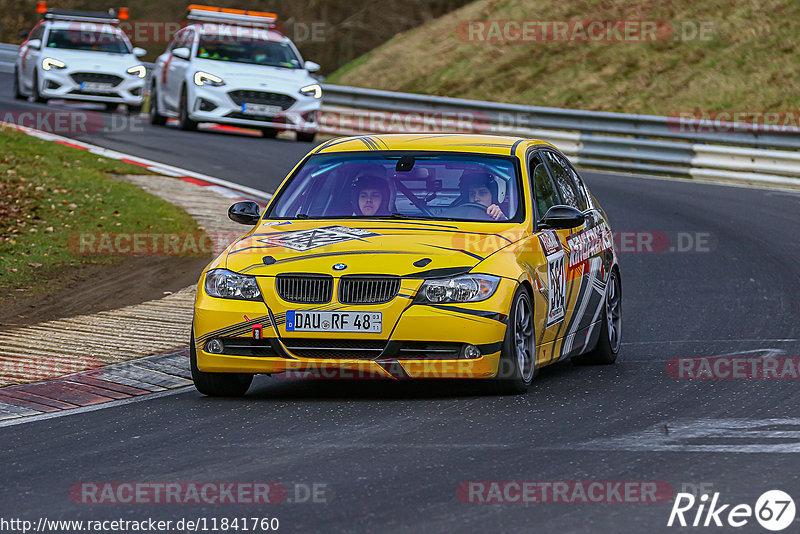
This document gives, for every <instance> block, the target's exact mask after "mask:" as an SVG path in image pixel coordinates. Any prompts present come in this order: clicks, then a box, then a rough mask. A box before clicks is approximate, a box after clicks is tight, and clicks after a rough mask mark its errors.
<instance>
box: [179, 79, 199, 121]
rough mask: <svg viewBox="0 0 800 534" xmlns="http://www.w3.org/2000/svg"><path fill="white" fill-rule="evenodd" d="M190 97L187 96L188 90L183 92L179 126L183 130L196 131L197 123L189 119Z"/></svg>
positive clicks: (184, 89)
mask: <svg viewBox="0 0 800 534" xmlns="http://www.w3.org/2000/svg"><path fill="white" fill-rule="evenodd" d="M187 100H188V96H187V95H186V88H185V87H184V88H183V90H182V91H181V103H180V107H179V110H178V126H179V127H180V129H181V130H186V131H190V132H191V131H194V130H197V122H195V121H193V120H192V119H190V118H189V108H188V103H187Z"/></svg>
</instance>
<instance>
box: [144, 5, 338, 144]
mask: <svg viewBox="0 0 800 534" xmlns="http://www.w3.org/2000/svg"><path fill="white" fill-rule="evenodd" d="M234 11H236V10H225V11H224V12H223V11H222V10H218V9H217V8H207V7H202V6H191V7H190V10H189V15H188V17H187V18H189V19H190V20H194V21H197V22H194V23H192V24H189V25H188V26H186V27H185V28H183V29H182V30H180V31H179V32H178V33H176V34H175V38H174V39H173V41H172V43H170V45H169V48H167V51H166V52H165V53H163V54H162V55H160V56H159V57H158V59H157V60H156V63H155V68H154V70H153V76H152V80H151V81H150V121H151V122H152V123H153V124H165V123H166V121H167V118H168V117H174V118H177V119H178V121H179V125H180V127H181V128H182V129H184V130H195V129H196V128H197V124H198V123H200V122H211V123H217V124H230V125H234V126H241V127H245V128H255V129H258V130H261V131H262V132H263V133H264V136H265V137H270V138H271V137H275V136H276V135H277V134H278V132H279V131H284V130H290V131H295V132H296V136H297V140H298V141H308V142H311V141H313V140H314V136H315V134H316V133H317V131H318V129H319V110H320V106H321V98H322V88H321V87H320V85H319V83H318V82H317V81H316V80H315V79H314V78H313V77H312V76H311V74H310V73H311V72H316V71H317V70H319V65H318V64H316V63H314V62H312V61H303V59H302V58H301V56H300V53H299V52H298V51H297V48H295V46H294V44H293V43H292V42H291V40H290V39H289V38H288V37H286V36H284V35H283V34H281V33H280V32H278V31H275V30H274V29H272V28H271V27H270V26H271V25H272V24H273V23H274V22H275V20H276V18H275V15H273V14H270V13H258V12H253V11H247V12H245V11H241V12H238V13H233V12H234ZM245 13H246V14H245Z"/></svg>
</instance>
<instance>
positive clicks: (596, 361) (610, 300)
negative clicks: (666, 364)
mask: <svg viewBox="0 0 800 534" xmlns="http://www.w3.org/2000/svg"><path fill="white" fill-rule="evenodd" d="M621 332H622V285H621V284H620V281H619V275H618V274H617V271H616V270H612V271H611V274H610V275H608V284H607V285H606V298H605V303H604V305H603V319H602V320H601V321H600V339H599V340H598V341H597V346H595V348H594V349H592V351H591V352H587V353H586V354H581V355H580V356H575V357H574V358H572V362H573V363H575V364H577V365H610V364H612V363H614V362H615V361H616V360H617V354H619V347H620V339H621V337H620V334H621Z"/></svg>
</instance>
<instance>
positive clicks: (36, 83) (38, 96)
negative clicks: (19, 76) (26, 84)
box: [31, 72, 47, 104]
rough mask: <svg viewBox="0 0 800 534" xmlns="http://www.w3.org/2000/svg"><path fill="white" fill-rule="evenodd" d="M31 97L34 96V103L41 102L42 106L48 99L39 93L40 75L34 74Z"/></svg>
mask: <svg viewBox="0 0 800 534" xmlns="http://www.w3.org/2000/svg"><path fill="white" fill-rule="evenodd" d="M31 95H32V96H33V101H34V102H39V103H40V104H45V103H46V102H47V99H46V98H44V97H43V96H42V95H41V93H39V74H38V73H36V72H34V74H33V88H32V89H31Z"/></svg>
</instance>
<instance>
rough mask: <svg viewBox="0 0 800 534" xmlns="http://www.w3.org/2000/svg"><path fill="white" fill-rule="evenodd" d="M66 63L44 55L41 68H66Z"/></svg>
mask: <svg viewBox="0 0 800 534" xmlns="http://www.w3.org/2000/svg"><path fill="white" fill-rule="evenodd" d="M66 68H67V64H66V63H64V62H63V61H60V60H58V59H55V58H52V57H46V58H44V59H43V60H42V69H44V70H50V69H66Z"/></svg>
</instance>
